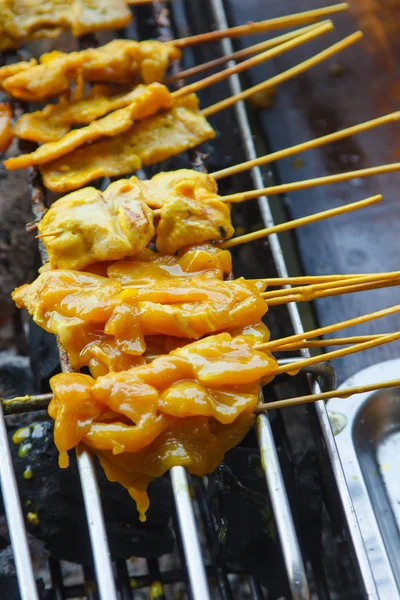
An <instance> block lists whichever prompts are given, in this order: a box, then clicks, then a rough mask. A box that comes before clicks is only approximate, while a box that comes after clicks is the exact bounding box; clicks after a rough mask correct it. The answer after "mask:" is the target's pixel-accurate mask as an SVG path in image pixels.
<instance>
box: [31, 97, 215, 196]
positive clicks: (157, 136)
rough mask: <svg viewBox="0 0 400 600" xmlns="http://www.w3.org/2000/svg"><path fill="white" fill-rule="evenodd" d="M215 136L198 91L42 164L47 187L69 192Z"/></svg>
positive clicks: (158, 160) (52, 189)
mask: <svg viewBox="0 0 400 600" xmlns="http://www.w3.org/2000/svg"><path fill="white" fill-rule="evenodd" d="M214 137H215V132H214V130H213V128H212V127H211V125H210V124H209V123H208V122H207V120H206V118H205V117H203V116H202V114H201V113H200V111H199V103H198V99H197V97H196V96H195V95H194V94H191V95H189V96H186V97H185V98H183V99H181V100H180V101H179V103H177V104H176V105H175V106H174V107H173V108H172V109H171V110H168V111H166V112H163V113H161V114H159V115H154V116H151V117H147V118H146V119H142V120H141V121H138V122H137V123H135V124H134V125H133V126H132V127H130V129H128V130H127V131H125V132H124V133H120V134H118V135H115V136H113V137H111V138H110V139H106V140H102V139H100V140H97V141H95V142H94V143H92V144H90V145H88V146H84V147H82V148H79V149H78V150H74V151H73V152H70V153H69V154H66V155H64V156H61V157H60V158H58V159H56V160H53V161H51V162H48V163H46V164H45V165H42V166H41V168H40V170H41V173H42V176H43V181H44V184H45V186H46V187H47V188H48V189H49V190H51V191H53V192H60V193H65V192H69V191H72V190H76V189H78V188H81V187H83V186H84V185H87V184H88V183H89V182H90V181H92V180H93V179H97V178H98V177H118V176H120V175H125V174H126V173H131V172H132V171H136V170H138V169H140V168H141V166H143V165H152V164H154V163H157V162H160V161H162V160H165V159H167V158H169V157H171V156H176V155H177V154H180V153H181V152H183V151H184V150H189V149H190V148H195V147H196V146H198V145H199V144H201V143H203V142H205V141H207V140H210V139H212V138H214Z"/></svg>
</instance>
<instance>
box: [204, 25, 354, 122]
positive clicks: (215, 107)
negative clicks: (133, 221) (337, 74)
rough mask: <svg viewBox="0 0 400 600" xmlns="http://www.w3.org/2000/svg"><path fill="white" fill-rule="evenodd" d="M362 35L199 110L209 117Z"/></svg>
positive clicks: (313, 64)
mask: <svg viewBox="0 0 400 600" xmlns="http://www.w3.org/2000/svg"><path fill="white" fill-rule="evenodd" d="M362 37H363V34H362V32H361V31H357V32H355V33H352V34H351V35H349V36H347V37H346V38H344V39H343V40H341V41H340V42H338V43H336V44H333V45H332V46H330V47H329V48H326V50H323V51H322V52H319V53H318V54H316V55H315V56H312V57H311V58H308V59H307V60H305V61H303V62H301V63H299V64H298V65H295V66H294V67H291V68H290V69H288V70H287V71H284V72H283V73H279V75H275V76H274V77H271V78H270V79H267V80H266V81H263V82H262V83H259V84H257V85H254V86H253V87H250V88H248V89H247V90H243V91H242V92H240V93H238V94H234V95H233V96H230V97H229V98H225V99H224V100H221V101H220V102H217V103H216V104H212V105H211V106H208V107H207V108H205V109H204V110H202V111H201V114H202V115H203V116H204V117H210V116H211V115H214V114H215V113H217V112H219V111H221V110H224V109H225V108H229V107H230V106H232V105H233V104H236V102H239V101H240V100H245V99H246V98H249V97H250V96H252V95H253V94H255V93H257V92H261V91H264V90H266V89H268V88H272V87H275V86H276V85H279V84H281V83H283V82H284V81H287V80H288V79H291V78H292V77H295V76H296V75H300V73H304V71H307V69H310V68H311V67H314V66H316V65H318V64H320V63H321V62H323V61H324V60H326V59H327V58H330V57H331V56H333V55H335V54H336V53H337V52H340V51H341V50H344V49H345V48H348V47H349V46H351V44H354V43H355V42H358V40H360V39H361V38H362Z"/></svg>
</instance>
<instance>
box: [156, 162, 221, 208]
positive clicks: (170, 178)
mask: <svg viewBox="0 0 400 600" xmlns="http://www.w3.org/2000/svg"><path fill="white" fill-rule="evenodd" d="M186 184H187V185H188V186H189V187H190V189H191V194H193V193H194V194H195V195H196V198H197V197H198V198H199V199H200V195H201V197H203V195H204V194H207V193H208V192H209V193H210V194H211V195H212V194H216V193H217V192H218V186H217V182H216V181H215V179H214V177H212V176H211V175H209V174H208V173H201V172H200V171H193V169H178V170H177V171H166V172H163V173H158V174H157V175H154V177H152V178H151V180H150V181H148V182H147V185H148V186H149V200H148V205H149V206H151V208H161V207H162V206H163V204H164V201H165V199H166V198H168V197H169V196H170V195H171V193H173V192H174V190H175V188H176V186H177V185H179V186H180V189H181V190H183V188H184V186H185V185H186Z"/></svg>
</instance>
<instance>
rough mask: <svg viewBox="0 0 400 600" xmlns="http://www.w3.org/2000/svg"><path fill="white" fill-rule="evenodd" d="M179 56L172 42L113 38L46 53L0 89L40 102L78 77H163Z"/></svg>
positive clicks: (127, 82) (137, 79) (136, 80)
mask: <svg viewBox="0 0 400 600" xmlns="http://www.w3.org/2000/svg"><path fill="white" fill-rule="evenodd" d="M179 57H180V51H179V50H178V49H176V48H174V46H173V45H172V44H164V43H163V42H157V41H146V42H136V41H133V40H113V41H112V42H110V43H109V44H106V45H105V46H101V47H100V48H89V49H88V50H81V51H80V52H71V53H70V54H65V53H63V52H58V51H54V52H49V53H47V54H43V55H42V56H41V58H40V64H38V65H34V66H32V67H30V68H27V69H25V70H21V71H20V72H17V73H15V74H13V75H11V76H10V77H7V78H2V77H1V71H0V79H3V81H2V86H3V89H4V90H5V91H6V92H8V93H9V94H11V96H14V97H15V98H19V99H21V100H27V101H32V102H35V101H42V100H46V99H47V98H51V97H52V96H58V95H60V94H65V93H66V92H69V90H70V84H71V82H72V81H76V80H77V78H78V77H79V76H81V77H82V78H83V80H84V81H92V82H96V81H97V82H108V83H118V84H121V85H132V84H133V83H140V82H143V83H145V84H150V83H154V82H160V81H162V80H163V78H164V75H165V71H166V69H167V67H168V65H169V63H170V61H172V60H175V59H177V58H179Z"/></svg>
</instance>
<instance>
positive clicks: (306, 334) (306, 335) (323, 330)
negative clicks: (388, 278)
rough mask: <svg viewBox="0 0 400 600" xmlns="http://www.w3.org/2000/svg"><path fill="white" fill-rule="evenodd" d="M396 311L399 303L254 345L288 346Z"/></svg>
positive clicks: (263, 346) (267, 347) (268, 348)
mask: <svg viewBox="0 0 400 600" xmlns="http://www.w3.org/2000/svg"><path fill="white" fill-rule="evenodd" d="M397 312H400V304H395V305H394V306H389V308H384V309H382V310H377V311H375V312H372V313H367V314H365V315H361V316H360V317H354V318H353V319H348V320H347V321H339V322H338V323H333V325H325V327H318V329H310V330H309V331H303V333H296V334H295V335H289V336H287V337H284V338H280V339H279V340H271V341H270V342H266V343H265V344H260V345H259V346H256V349H257V350H271V351H272V350H275V349H276V348H282V347H283V346H288V345H289V344H290V345H292V344H294V343H296V342H300V343H303V342H304V340H308V339H310V338H315V337H319V336H321V335H325V334H327V333H333V332H334V331H340V330H341V329H346V327H353V326H354V325H361V324H362V323H367V322H368V321H372V320H373V319H380V318H382V317H387V316H389V315H393V314H395V313H397Z"/></svg>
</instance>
